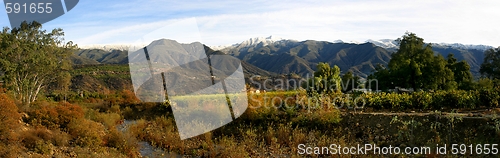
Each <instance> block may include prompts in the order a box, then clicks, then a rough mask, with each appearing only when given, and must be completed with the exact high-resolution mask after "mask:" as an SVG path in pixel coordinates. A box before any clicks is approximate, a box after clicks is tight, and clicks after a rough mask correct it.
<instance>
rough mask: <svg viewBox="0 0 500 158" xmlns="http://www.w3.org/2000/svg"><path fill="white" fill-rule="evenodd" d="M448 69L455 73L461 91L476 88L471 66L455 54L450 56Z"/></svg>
mask: <svg viewBox="0 0 500 158" xmlns="http://www.w3.org/2000/svg"><path fill="white" fill-rule="evenodd" d="M447 58H448V64H447V65H446V67H447V68H448V69H450V70H451V71H452V72H453V77H454V80H455V82H456V83H457V86H458V88H459V89H464V90H471V89H473V88H474V85H473V82H472V81H473V77H472V73H471V72H470V65H469V64H468V63H467V62H466V61H463V60H462V61H460V62H458V60H457V59H456V58H455V57H454V55H453V54H451V53H450V54H448V57H447Z"/></svg>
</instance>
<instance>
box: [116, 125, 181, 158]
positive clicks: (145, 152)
mask: <svg viewBox="0 0 500 158" xmlns="http://www.w3.org/2000/svg"><path fill="white" fill-rule="evenodd" d="M136 122H137V121H136V120H124V121H123V123H122V124H121V125H119V126H117V127H116V128H118V130H119V131H121V132H125V131H127V130H128V127H129V126H131V125H133V124H135V123H136ZM138 145H139V153H141V156H142V157H150V158H156V157H182V156H180V155H177V154H172V153H168V152H165V151H163V150H162V149H160V148H156V147H154V146H152V145H151V144H149V143H148V142H145V141H139V143H138Z"/></svg>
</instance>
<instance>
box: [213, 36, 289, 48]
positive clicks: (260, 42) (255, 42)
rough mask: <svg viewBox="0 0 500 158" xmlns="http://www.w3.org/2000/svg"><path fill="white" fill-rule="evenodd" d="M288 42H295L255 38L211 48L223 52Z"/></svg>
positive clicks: (273, 37)
mask: <svg viewBox="0 0 500 158" xmlns="http://www.w3.org/2000/svg"><path fill="white" fill-rule="evenodd" d="M286 41H294V42H297V41H295V40H287V39H283V38H279V37H276V36H269V37H254V38H250V39H248V40H245V41H243V42H241V43H236V44H232V45H222V46H211V47H210V48H212V49H213V50H223V49H232V48H245V47H264V46H267V45H271V44H276V43H283V42H286Z"/></svg>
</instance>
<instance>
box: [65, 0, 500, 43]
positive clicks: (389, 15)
mask: <svg viewBox="0 0 500 158" xmlns="http://www.w3.org/2000/svg"><path fill="white" fill-rule="evenodd" d="M163 3H167V2H165V1H154V2H151V4H139V5H136V8H138V10H136V11H134V12H133V13H134V14H139V15H137V16H134V14H125V13H124V12H123V11H121V10H120V9H118V8H124V7H130V6H133V5H134V4H133V3H123V4H120V5H116V6H112V7H111V8H115V9H117V10H115V11H112V12H111V13H109V15H111V16H106V15H107V14H106V12H101V13H96V14H95V15H99V16H106V17H105V18H113V17H112V16H115V15H117V14H121V15H120V16H119V17H120V18H119V19H122V20H121V21H114V22H110V24H113V25H109V26H106V25H102V23H101V25H102V26H86V27H78V26H75V27H74V28H76V29H71V28H70V29H68V28H65V30H66V32H67V33H66V34H67V35H68V37H69V39H71V40H74V41H75V42H76V43H81V44H83V45H85V44H111V43H114V44H117V43H131V42H133V41H135V39H137V38H136V37H140V36H141V35H144V34H147V33H149V32H150V31H152V30H154V29H155V28H161V27H162V26H164V25H167V24H170V23H171V22H173V21H178V20H182V19H186V18H190V17H196V19H197V22H198V27H199V31H200V33H201V38H202V42H203V43H205V44H208V45H226V44H233V43H236V42H240V41H242V40H246V39H248V38H251V37H258V36H269V35H275V36H279V37H282V38H289V39H297V40H306V39H314V40H326V41H334V40H337V39H342V40H344V41H351V40H354V41H364V40H366V39H385V38H398V37H400V36H402V35H403V34H404V32H405V31H411V32H414V33H417V35H419V36H420V37H422V38H424V39H425V40H426V41H427V42H447V43H464V44H487V45H492V46H497V45H499V44H500V37H499V36H498V35H497V34H498V33H499V32H500V28H498V27H495V23H494V20H495V19H499V18H500V12H498V11H496V8H495V6H498V3H497V2H496V1H482V2H481V3H478V2H469V1H458V2H457V1H439V2H435V1H414V2H407V1H363V2H360V1H343V2H329V1H324V2H316V1H312V2H310V1H302V2H300V3H297V2H291V1H290V2H285V3H282V2H269V1H258V2H233V1H230V2H220V3H217V2H205V1H200V2H199V3H183V2H177V3H175V4H172V5H161V4H163ZM193 4H195V5H193ZM151 5H156V6H158V7H156V8H151ZM148 7H149V8H148ZM141 8H142V9H141ZM146 8H147V9H146ZM168 8H170V9H171V10H169V11H167V10H166V9H168ZM207 8H208V9H207ZM162 10H166V11H162ZM141 11H144V12H141ZM162 12H164V13H165V16H161V15H157V14H154V15H153V14H152V13H162ZM122 13H123V14H122ZM205 13H206V15H204V14H205ZM147 15H150V16H147ZM127 17H131V18H127ZM137 17H139V18H137ZM140 17H144V18H140ZM162 17H170V18H167V19H165V18H162ZM96 19H98V18H96ZM119 19H115V20H119ZM87 28H89V29H87ZM98 30H101V31H98ZM172 31H174V32H175V30H172ZM178 32H182V31H178ZM73 33H74V34H76V35H75V36H73V35H71V34H73Z"/></svg>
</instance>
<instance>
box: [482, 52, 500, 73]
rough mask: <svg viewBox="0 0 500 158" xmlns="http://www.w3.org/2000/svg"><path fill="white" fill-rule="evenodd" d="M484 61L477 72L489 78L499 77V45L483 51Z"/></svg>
mask: <svg viewBox="0 0 500 158" xmlns="http://www.w3.org/2000/svg"><path fill="white" fill-rule="evenodd" d="M484 56H485V57H484V62H483V64H481V68H480V69H479V72H480V73H481V75H483V76H485V77H488V78H490V79H500V47H499V48H496V49H489V50H487V51H486V52H484Z"/></svg>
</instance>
